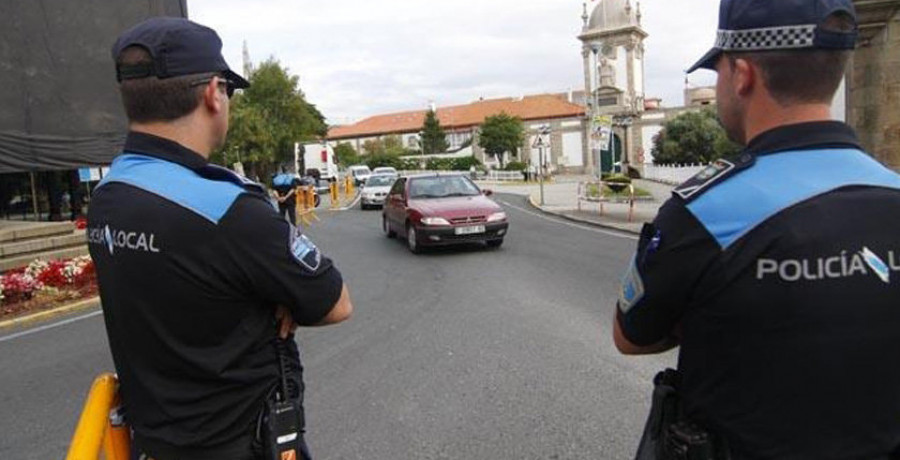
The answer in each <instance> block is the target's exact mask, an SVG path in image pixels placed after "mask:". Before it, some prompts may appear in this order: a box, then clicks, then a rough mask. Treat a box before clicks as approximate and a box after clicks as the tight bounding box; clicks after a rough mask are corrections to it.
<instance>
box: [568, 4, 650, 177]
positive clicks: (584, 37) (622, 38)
mask: <svg viewBox="0 0 900 460" xmlns="http://www.w3.org/2000/svg"><path fill="white" fill-rule="evenodd" d="M582 21H583V23H584V24H583V28H582V31H581V35H579V36H578V39H579V40H581V42H582V51H581V55H582V57H583V58H584V89H585V93H586V94H587V114H588V117H589V119H590V120H589V121H590V122H589V123H588V128H587V130H588V132H587V133H586V136H585V139H586V143H587V144H588V145H586V147H587V148H586V149H585V151H586V152H589V154H588V155H587V157H588V158H585V164H586V165H590V166H592V167H594V168H596V167H597V165H598V158H599V154H598V143H597V136H596V132H597V130H598V126H597V121H598V120H599V119H600V117H604V116H606V117H609V118H611V119H612V120H613V132H614V133H615V135H616V136H617V138H618V140H619V141H621V142H622V145H621V151H622V152H623V155H622V158H621V162H622V163H623V164H624V165H627V164H628V163H630V162H632V161H631V159H632V158H633V157H634V151H635V145H636V142H635V139H634V138H635V135H634V133H633V130H632V129H630V127H631V124H632V123H633V122H634V121H635V120H637V119H638V118H640V116H641V113H643V111H644V40H645V39H646V38H647V32H645V31H644V29H643V28H642V27H641V4H640V2H638V1H636V0H635V1H632V0H599V3H598V4H597V5H596V6H595V7H594V11H593V12H592V13H591V15H590V16H588V14H587V4H585V6H584V14H583V15H582ZM623 170H624V169H623Z"/></svg>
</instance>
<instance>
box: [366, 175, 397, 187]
mask: <svg viewBox="0 0 900 460" xmlns="http://www.w3.org/2000/svg"><path fill="white" fill-rule="evenodd" d="M393 183H394V178H393V177H391V176H372V177H370V178H369V180H367V181H366V188H369V187H388V186H390V185H391V184H393Z"/></svg>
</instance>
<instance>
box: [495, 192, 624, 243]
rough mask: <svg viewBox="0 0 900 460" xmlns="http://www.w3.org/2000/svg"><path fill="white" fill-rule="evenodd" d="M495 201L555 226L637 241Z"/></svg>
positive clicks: (619, 234)
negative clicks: (559, 225)
mask: <svg viewBox="0 0 900 460" xmlns="http://www.w3.org/2000/svg"><path fill="white" fill-rule="evenodd" d="M497 201H499V202H500V203H503V204H504V205H506V206H509V207H510V208H513V209H516V210H518V211H522V212H524V213H525V214H531V215H532V216H535V217H540V218H541V219H544V220H549V221H550V222H554V223H557V224H562V225H566V226H568V227H572V228H577V229H581V230H587V231H591V232H595V233H601V234H603V235H609V236H614V237H617V238H623V239H626V240H634V241H637V240H638V237H636V236H632V235H628V234H625V233H618V232H614V231H609V230H603V229H600V228H594V227H589V226H587V225H581V224H576V223H573V222H566V221H565V220H563V219H562V218H558V217H557V218H553V217H547V216H545V215H543V214H541V213H538V212H534V211H529V210H527V209H525V208H520V207H518V206H516V205H514V204H510V203H507V202H506V201H503V200H497Z"/></svg>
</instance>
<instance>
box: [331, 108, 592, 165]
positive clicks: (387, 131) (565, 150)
mask: <svg viewBox="0 0 900 460" xmlns="http://www.w3.org/2000/svg"><path fill="white" fill-rule="evenodd" d="M578 97H579V95H578V94H576V93H563V94H538V95H532V96H523V97H519V98H502V99H486V100H478V101H475V102H472V103H470V104H465V105H457V106H449V107H436V108H435V113H436V114H437V118H438V120H439V121H440V123H441V127H442V128H443V129H444V131H445V132H446V133H447V143H448V144H449V152H460V151H461V150H462V149H465V148H467V147H469V146H471V152H472V154H473V155H474V156H475V157H476V158H478V159H479V160H480V161H482V162H483V163H484V164H485V165H486V166H488V167H496V166H499V161H498V160H497V159H496V158H493V157H492V156H490V155H487V154H486V153H485V152H484V151H483V150H482V149H481V148H480V146H479V145H478V130H479V127H480V126H481V124H482V123H484V120H485V118H487V117H489V116H492V115H498V114H501V113H506V114H508V115H512V116H515V117H518V118H519V119H521V120H522V121H523V123H524V125H525V131H526V136H525V142H524V143H523V144H522V146H521V148H520V149H519V153H518V157H517V158H511V157H507V158H505V160H511V159H515V160H518V161H523V162H526V163H531V164H534V165H537V164H539V158H538V156H539V152H538V151H536V150H534V149H532V148H531V145H533V142H534V138H535V136H536V135H537V132H538V129H539V127H540V126H542V125H550V126H551V127H552V129H553V134H552V135H551V138H552V143H551V148H550V149H549V151H548V152H546V154H547V158H546V161H545V164H547V165H550V166H551V167H552V168H553V169H554V170H556V171H561V172H579V171H582V170H583V168H584V152H583V148H582V137H581V134H582V132H583V131H584V126H585V116H584V114H585V113H584V106H583V105H580V104H577V103H576V101H577V99H578ZM426 113H427V110H418V111H411V112H401V113H392V114H385V115H376V116H372V117H369V118H366V119H364V120H361V121H359V122H357V123H354V124H352V125H345V126H335V127H333V128H331V129H330V130H329V131H328V142H329V143H330V144H331V145H333V146H334V145H337V144H340V143H350V144H351V145H352V146H353V148H354V149H356V151H357V152H359V153H360V154H363V155H365V154H366V153H367V152H366V149H365V144H366V141H370V140H377V139H384V138H386V137H389V136H398V137H399V138H400V139H401V141H402V142H403V146H404V147H406V148H409V149H418V148H419V139H420V132H421V131H422V126H423V125H424V123H425V115H426ZM504 163H505V161H504Z"/></svg>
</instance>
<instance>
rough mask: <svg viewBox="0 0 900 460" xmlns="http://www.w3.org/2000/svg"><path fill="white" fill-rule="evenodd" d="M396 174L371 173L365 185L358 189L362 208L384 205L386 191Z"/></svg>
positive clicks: (389, 188) (388, 189)
mask: <svg viewBox="0 0 900 460" xmlns="http://www.w3.org/2000/svg"><path fill="white" fill-rule="evenodd" d="M395 180H397V176H394V175H392V174H372V175H371V176H369V180H367V181H366V185H364V186H363V188H362V190H360V192H359V193H360V196H361V197H360V200H359V205H360V207H362V208H363V209H369V208H373V207H382V206H384V200H385V199H387V196H388V192H389V191H390V190H391V186H393V185H394V181H395Z"/></svg>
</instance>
